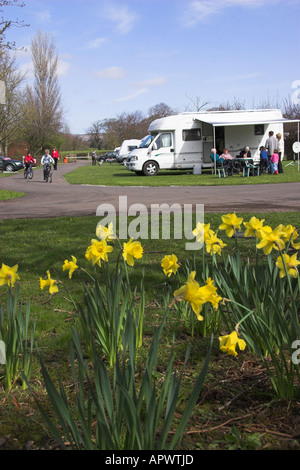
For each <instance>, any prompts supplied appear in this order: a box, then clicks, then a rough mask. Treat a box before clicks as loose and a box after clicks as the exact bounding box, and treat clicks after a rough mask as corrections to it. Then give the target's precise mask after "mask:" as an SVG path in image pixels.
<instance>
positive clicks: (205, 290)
mask: <svg viewBox="0 0 300 470" xmlns="http://www.w3.org/2000/svg"><path fill="white" fill-rule="evenodd" d="M200 292H201V294H202V295H203V298H205V302H209V303H211V304H212V306H213V307H214V308H215V309H217V308H218V305H219V302H220V301H221V300H222V297H220V296H219V295H218V294H217V288H216V287H215V286H214V281H213V280H212V279H211V278H210V277H209V278H208V279H206V285H205V286H202V287H200Z"/></svg>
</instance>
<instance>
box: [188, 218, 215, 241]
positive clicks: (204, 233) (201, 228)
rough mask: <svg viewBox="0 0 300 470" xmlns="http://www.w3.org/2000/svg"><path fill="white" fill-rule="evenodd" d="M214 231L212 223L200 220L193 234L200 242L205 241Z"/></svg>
mask: <svg viewBox="0 0 300 470" xmlns="http://www.w3.org/2000/svg"><path fill="white" fill-rule="evenodd" d="M213 233H214V231H213V230H211V228H210V224H203V223H201V222H198V223H197V227H196V228H195V229H194V230H193V235H194V236H195V237H196V241H197V242H199V243H205V241H206V239H207V237H209V236H210V234H213Z"/></svg>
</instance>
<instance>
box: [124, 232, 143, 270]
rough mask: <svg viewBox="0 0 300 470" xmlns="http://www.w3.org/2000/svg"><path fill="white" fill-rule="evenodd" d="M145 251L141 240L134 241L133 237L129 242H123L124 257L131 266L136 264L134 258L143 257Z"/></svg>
mask: <svg viewBox="0 0 300 470" xmlns="http://www.w3.org/2000/svg"><path fill="white" fill-rule="evenodd" d="M143 251H144V250H143V247H142V245H141V242H138V241H133V240H132V238H130V240H129V241H128V242H127V243H123V253H122V254H123V258H124V259H125V261H126V263H127V264H128V265H129V266H133V265H134V259H140V258H142V256H143Z"/></svg>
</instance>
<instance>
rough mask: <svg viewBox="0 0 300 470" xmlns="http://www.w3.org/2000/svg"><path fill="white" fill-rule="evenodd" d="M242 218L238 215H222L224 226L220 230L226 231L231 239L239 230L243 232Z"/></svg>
mask: <svg viewBox="0 0 300 470" xmlns="http://www.w3.org/2000/svg"><path fill="white" fill-rule="evenodd" d="M243 220H244V219H243V218H242V217H237V215H236V213H235V212H234V213H233V214H226V215H222V222H223V223H222V224H221V225H220V226H219V229H220V230H225V231H226V235H227V236H228V237H229V238H231V237H232V235H233V234H235V233H236V231H237V230H241V224H242V222H243Z"/></svg>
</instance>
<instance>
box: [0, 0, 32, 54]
mask: <svg viewBox="0 0 300 470" xmlns="http://www.w3.org/2000/svg"><path fill="white" fill-rule="evenodd" d="M11 6H17V7H20V8H22V7H24V6H25V3H24V2H21V3H20V1H19V0H0V15H1V16H0V49H3V48H7V49H15V48H16V43H15V41H6V38H5V33H6V32H7V30H8V29H9V28H10V27H11V26H18V27H20V26H28V25H25V24H24V22H23V21H19V20H18V19H16V20H9V19H7V18H4V16H3V13H4V10H3V8H4V7H11Z"/></svg>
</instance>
